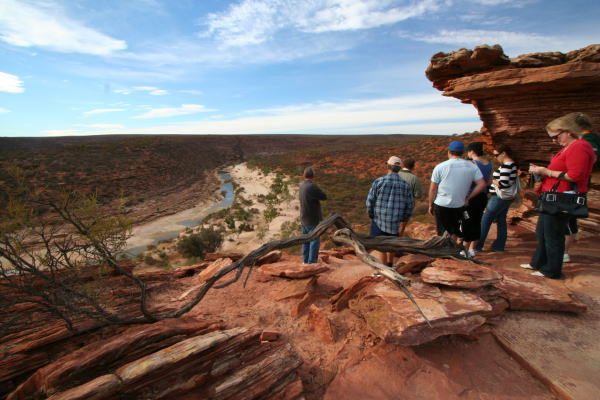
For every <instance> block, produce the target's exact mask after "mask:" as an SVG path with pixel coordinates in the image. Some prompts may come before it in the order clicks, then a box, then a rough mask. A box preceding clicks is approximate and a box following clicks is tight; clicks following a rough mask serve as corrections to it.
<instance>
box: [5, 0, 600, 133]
mask: <svg viewBox="0 0 600 400" xmlns="http://www.w3.org/2000/svg"><path fill="white" fill-rule="evenodd" d="M599 16H600V1H599V0H569V1H564V0H514V1H512V0H235V1H226V0H126V1H123V0H102V1H97V0H0V136H9V137H17V136H21V137H23V136H40V137H44V136H76V135H99V134H259V133H260V134H265V133H266V134H391V133H394V134H454V133H459V134H460V133H464V132H470V131H474V130H479V129H480V127H481V122H480V120H479V118H478V116H477V113H476V110H475V108H474V107H473V106H471V105H467V104H461V103H460V102H459V101H458V100H456V99H452V98H446V97H444V96H442V95H441V92H439V91H437V90H436V89H434V88H432V85H431V82H430V81H429V80H428V79H427V78H426V77H425V70H426V68H427V66H428V64H429V60H430V58H431V56H432V55H433V54H435V53H437V52H440V51H443V52H451V51H454V50H457V49H460V48H463V47H465V48H471V49H472V48H474V47H475V46H478V45H481V44H489V45H493V44H500V45H501V46H502V47H503V49H504V52H505V54H506V55H508V56H509V57H516V56H517V55H520V54H525V53H532V52H542V51H562V52H567V51H571V50H575V49H579V48H582V47H585V46H587V45H589V44H594V43H600V24H598V17H599Z"/></svg>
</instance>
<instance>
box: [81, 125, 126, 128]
mask: <svg viewBox="0 0 600 400" xmlns="http://www.w3.org/2000/svg"><path fill="white" fill-rule="evenodd" d="M76 126H80V127H83V128H92V129H121V128H124V127H125V126H124V125H122V124H78V125H76Z"/></svg>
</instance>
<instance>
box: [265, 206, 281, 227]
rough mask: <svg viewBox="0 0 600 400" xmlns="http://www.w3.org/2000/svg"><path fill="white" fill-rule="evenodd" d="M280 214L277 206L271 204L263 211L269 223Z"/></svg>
mask: <svg viewBox="0 0 600 400" xmlns="http://www.w3.org/2000/svg"><path fill="white" fill-rule="evenodd" d="M278 215H279V212H278V211H277V209H276V208H275V207H273V206H272V205H269V206H268V207H267V208H266V210H265V211H263V217H264V218H265V222H266V223H267V224H268V223H270V222H271V221H273V220H274V219H275V217H277V216H278Z"/></svg>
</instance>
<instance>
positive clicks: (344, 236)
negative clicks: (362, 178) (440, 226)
mask: <svg viewBox="0 0 600 400" xmlns="http://www.w3.org/2000/svg"><path fill="white" fill-rule="evenodd" d="M332 226H335V227H336V228H338V229H341V230H342V231H341V232H343V233H339V234H336V235H337V236H336V235H334V237H337V239H338V240H339V241H340V242H344V243H345V244H349V245H351V246H352V247H354V248H355V251H356V249H357V248H358V249H359V251H356V254H357V255H358V256H359V257H360V258H361V259H362V260H363V261H364V262H365V263H367V264H368V265H370V266H372V267H373V268H374V269H376V270H377V271H378V272H380V273H381V274H382V275H383V276H385V277H386V278H387V279H389V280H390V281H392V282H393V283H394V284H395V285H396V286H398V287H399V288H400V289H401V290H402V291H403V292H404V293H405V294H406V295H407V296H408V297H409V299H410V300H411V301H412V302H413V303H414V304H415V306H416V307H417V309H419V307H418V305H417V304H416V302H415V301H414V299H413V298H412V296H411V294H410V292H409V291H408V290H407V289H406V285H408V284H409V280H408V279H407V278H405V277H404V276H402V275H400V274H398V273H397V272H396V271H393V270H392V269H391V268H388V267H386V266H385V265H383V264H380V263H379V262H378V261H377V259H375V258H374V257H372V256H370V255H369V254H368V253H367V250H380V251H393V252H404V253H419V254H426V255H428V256H431V257H438V258H439V257H450V258H461V259H464V257H461V256H460V250H462V248H461V247H460V246H459V245H457V244H456V243H455V242H453V241H452V239H450V238H449V237H447V236H444V237H434V238H432V239H430V240H426V241H423V240H417V239H411V238H395V237H376V238H368V237H366V236H364V235H359V234H357V233H356V232H354V231H353V230H352V228H350V226H349V225H348V223H347V222H346V221H345V220H344V219H343V218H342V217H341V215H339V214H332V215H330V216H329V217H328V218H327V219H325V220H323V221H322V222H321V223H320V224H319V225H317V227H316V228H315V229H314V230H313V231H311V232H310V233H307V234H303V235H299V236H296V237H293V238H289V239H284V240H276V241H273V242H269V243H265V244H264V245H262V246H261V247H259V248H258V249H256V250H254V251H252V252H250V253H248V254H247V255H246V256H244V257H243V258H241V259H239V260H237V261H235V262H234V263H232V264H230V265H228V266H227V267H225V268H223V269H221V270H220V271H219V272H217V273H216V274H215V275H213V276H212V277H210V278H209V279H207V280H206V282H205V283H204V284H203V285H201V286H200V287H198V292H197V293H196V295H195V296H194V297H193V298H192V300H190V302H189V303H187V304H186V305H184V306H183V307H182V308H180V309H179V310H177V311H174V312H171V313H168V314H165V315H162V316H160V317H159V318H160V319H163V318H173V317H179V316H181V315H183V314H185V313H186V312H188V311H189V310H191V309H192V308H193V307H194V306H196V305H197V304H198V303H199V302H200V300H202V298H203V297H204V296H205V295H206V293H207V292H208V290H209V289H210V288H211V287H213V286H214V285H215V284H216V283H217V282H218V281H219V280H220V279H221V278H223V277H224V276H225V275H227V274H229V273H230V272H232V271H234V270H237V271H236V275H235V277H234V278H232V279H230V280H229V281H227V282H225V283H223V284H220V285H218V286H215V288H217V289H219V288H224V287H226V286H229V285H231V284H232V283H234V282H237V281H238V280H239V279H240V277H241V276H242V274H243V272H244V268H246V267H248V268H249V270H248V276H249V274H250V272H251V270H252V267H253V266H254V265H255V264H256V262H257V260H258V259H259V258H260V257H262V256H263V255H265V254H267V253H269V252H271V251H273V250H279V249H286V248H289V247H293V246H298V245H301V244H304V243H308V242H310V241H312V240H314V239H316V238H318V237H320V236H321V235H323V234H324V233H325V232H326V231H327V230H328V229H329V228H330V227H332ZM392 271H393V272H392ZM248 276H247V277H246V279H245V282H247V280H248ZM245 282H244V283H245ZM419 312H421V314H423V313H422V311H421V310H420V309H419ZM423 317H424V318H425V319H427V317H426V316H425V315H423ZM428 322H429V321H428Z"/></svg>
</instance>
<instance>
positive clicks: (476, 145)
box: [467, 142, 483, 157]
mask: <svg viewBox="0 0 600 400" xmlns="http://www.w3.org/2000/svg"><path fill="white" fill-rule="evenodd" d="M469 151H472V152H474V153H475V154H477V155H478V156H480V157H481V156H482V155H483V142H472V143H469V145H468V146H467V152H469Z"/></svg>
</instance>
